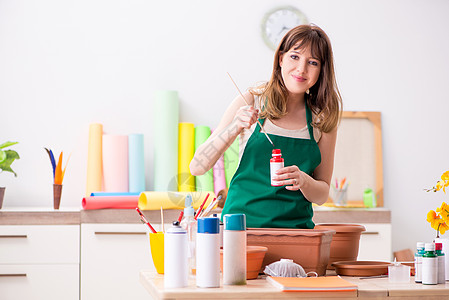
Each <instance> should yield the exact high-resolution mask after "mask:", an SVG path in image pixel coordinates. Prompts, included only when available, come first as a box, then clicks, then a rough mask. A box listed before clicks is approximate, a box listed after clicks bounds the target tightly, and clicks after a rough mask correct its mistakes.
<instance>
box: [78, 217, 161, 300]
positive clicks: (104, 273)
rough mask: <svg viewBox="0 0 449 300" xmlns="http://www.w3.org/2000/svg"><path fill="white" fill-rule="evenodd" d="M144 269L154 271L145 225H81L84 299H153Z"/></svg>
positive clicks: (82, 290) (82, 292)
mask: <svg viewBox="0 0 449 300" xmlns="http://www.w3.org/2000/svg"><path fill="white" fill-rule="evenodd" d="M154 227H155V228H156V230H158V228H157V226H154ZM141 270H155V268H154V265H153V261H152V258H151V250H150V242H149V237H148V233H147V230H146V226H144V225H142V224H88V223H87V224H85V223H83V224H81V300H97V299H150V295H149V294H148V292H147V291H146V290H145V288H144V287H143V286H142V284H140V282H139V272H140V271H141Z"/></svg>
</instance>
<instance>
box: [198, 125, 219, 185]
mask: <svg viewBox="0 0 449 300" xmlns="http://www.w3.org/2000/svg"><path fill="white" fill-rule="evenodd" d="M209 136H210V128H209V126H203V125H199V126H196V127H195V152H196V150H197V149H198V147H199V146H201V144H203V143H204V142H205V141H206V140H207V139H208V138H209ZM195 178H196V179H195V180H196V182H195V186H196V190H197V191H204V192H211V191H213V190H214V173H213V170H212V169H210V170H209V171H207V172H206V173H205V174H204V175H200V176H196V177H195Z"/></svg>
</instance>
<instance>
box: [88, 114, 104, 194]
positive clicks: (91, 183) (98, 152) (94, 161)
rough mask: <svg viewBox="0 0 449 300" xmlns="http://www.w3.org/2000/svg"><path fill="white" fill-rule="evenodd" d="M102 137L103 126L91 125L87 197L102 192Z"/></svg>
mask: <svg viewBox="0 0 449 300" xmlns="http://www.w3.org/2000/svg"><path fill="white" fill-rule="evenodd" d="M102 137H103V125H102V124H97V123H94V124H90V125H89V142H88V149H87V176H86V179H87V180H86V196H89V195H90V193H92V192H101V191H102V184H101V182H102V178H103V173H102V170H103V166H102V151H103V150H102Z"/></svg>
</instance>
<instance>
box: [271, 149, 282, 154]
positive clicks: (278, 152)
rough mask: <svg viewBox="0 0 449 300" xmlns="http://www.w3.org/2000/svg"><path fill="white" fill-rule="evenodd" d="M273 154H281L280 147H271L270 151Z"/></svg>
mask: <svg viewBox="0 0 449 300" xmlns="http://www.w3.org/2000/svg"><path fill="white" fill-rule="evenodd" d="M271 154H273V155H275V154H276V155H281V149H273V152H271Z"/></svg>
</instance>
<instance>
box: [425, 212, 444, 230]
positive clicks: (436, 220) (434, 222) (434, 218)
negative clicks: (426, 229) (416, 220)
mask: <svg viewBox="0 0 449 300" xmlns="http://www.w3.org/2000/svg"><path fill="white" fill-rule="evenodd" d="M440 220H441V219H440V217H439V216H438V215H437V214H436V212H434V211H433V210H431V211H429V212H428V213H427V222H429V223H430V226H432V228H433V229H435V230H437V229H438V225H439V224H440Z"/></svg>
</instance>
